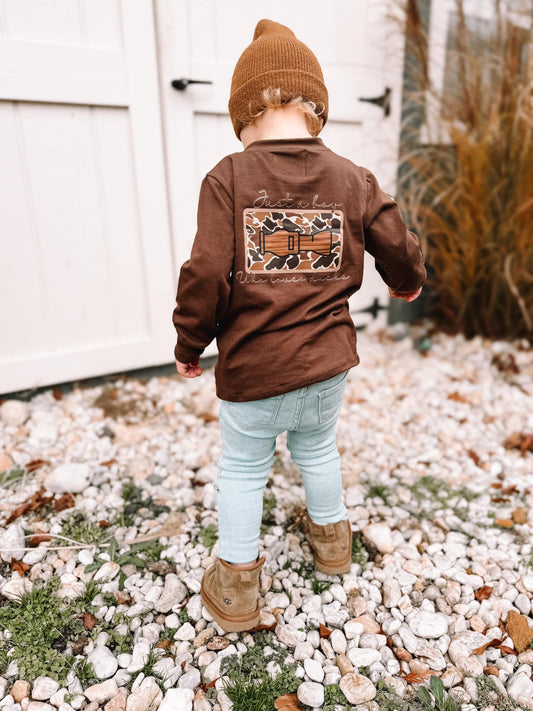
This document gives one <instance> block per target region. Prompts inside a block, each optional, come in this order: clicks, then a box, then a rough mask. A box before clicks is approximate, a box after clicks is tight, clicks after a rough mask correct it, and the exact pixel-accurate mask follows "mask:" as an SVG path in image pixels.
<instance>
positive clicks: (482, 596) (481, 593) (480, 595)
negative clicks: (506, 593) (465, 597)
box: [474, 585, 492, 602]
mask: <svg viewBox="0 0 533 711" xmlns="http://www.w3.org/2000/svg"><path fill="white" fill-rule="evenodd" d="M491 595H492V588H491V587H490V586H489V585H483V587H482V588H480V589H479V590H476V592H475V593H474V596H475V598H476V600H477V601H478V602H481V601H482V600H488V598H489V597H490V596H491Z"/></svg>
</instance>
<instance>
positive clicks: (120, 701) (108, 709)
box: [104, 687, 128, 711]
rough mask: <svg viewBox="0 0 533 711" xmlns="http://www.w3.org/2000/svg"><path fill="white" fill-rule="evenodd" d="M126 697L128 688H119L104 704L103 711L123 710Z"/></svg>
mask: <svg viewBox="0 0 533 711" xmlns="http://www.w3.org/2000/svg"><path fill="white" fill-rule="evenodd" d="M127 698H128V690H127V689H125V688H123V687H122V688H120V689H119V690H118V694H117V695H116V696H113V698H112V699H111V701H108V702H107V704H106V705H105V706H104V711H125V709H126V699H127Z"/></svg>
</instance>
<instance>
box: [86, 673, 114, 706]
mask: <svg viewBox="0 0 533 711" xmlns="http://www.w3.org/2000/svg"><path fill="white" fill-rule="evenodd" d="M83 693H84V694H85V696H86V697H87V698H88V699H89V701H96V702H97V703H98V704H103V703H104V702H105V701H108V699H112V698H113V696H116V695H117V694H118V685H117V682H116V681H115V680H114V679H107V681H103V682H102V683H101V684H93V685H92V686H89V688H88V689H85V691H84V692H83Z"/></svg>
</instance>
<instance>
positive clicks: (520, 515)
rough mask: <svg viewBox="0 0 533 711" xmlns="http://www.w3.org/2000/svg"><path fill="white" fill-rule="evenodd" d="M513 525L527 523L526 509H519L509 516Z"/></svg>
mask: <svg viewBox="0 0 533 711" xmlns="http://www.w3.org/2000/svg"><path fill="white" fill-rule="evenodd" d="M511 516H512V517H513V521H514V522H515V523H527V509H525V508H523V507H520V508H518V509H515V510H514V511H513V513H512V514H511Z"/></svg>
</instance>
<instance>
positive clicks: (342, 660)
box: [335, 654, 353, 676]
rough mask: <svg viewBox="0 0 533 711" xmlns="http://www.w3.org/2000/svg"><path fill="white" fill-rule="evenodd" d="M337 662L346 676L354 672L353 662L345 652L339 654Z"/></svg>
mask: <svg viewBox="0 0 533 711" xmlns="http://www.w3.org/2000/svg"><path fill="white" fill-rule="evenodd" d="M335 662H336V664H337V666H338V667H339V671H340V673H341V674H342V676H346V674H350V673H351V672H353V664H352V663H351V661H350V660H349V659H348V657H347V656H346V655H345V654H339V655H338V656H337V659H336V660H335Z"/></svg>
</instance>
